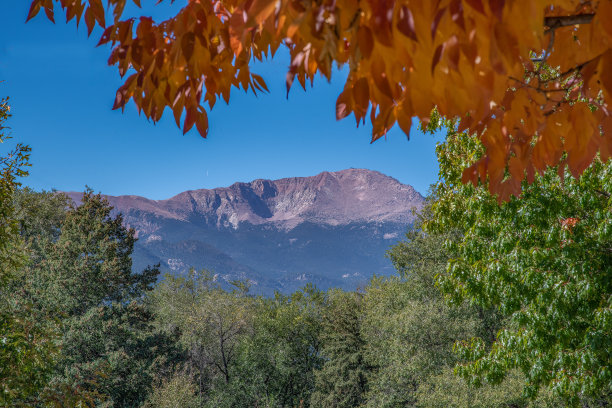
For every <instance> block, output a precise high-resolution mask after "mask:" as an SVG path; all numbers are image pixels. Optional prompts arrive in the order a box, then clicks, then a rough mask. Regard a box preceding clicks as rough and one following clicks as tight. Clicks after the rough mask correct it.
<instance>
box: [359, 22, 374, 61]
mask: <svg viewBox="0 0 612 408" xmlns="http://www.w3.org/2000/svg"><path fill="white" fill-rule="evenodd" d="M357 39H358V40H359V49H360V50H361V54H362V55H363V56H364V57H365V58H370V55H372V50H373V49H374V37H373V36H372V31H371V30H370V29H369V28H368V27H366V26H360V27H359V31H358V32H357Z"/></svg>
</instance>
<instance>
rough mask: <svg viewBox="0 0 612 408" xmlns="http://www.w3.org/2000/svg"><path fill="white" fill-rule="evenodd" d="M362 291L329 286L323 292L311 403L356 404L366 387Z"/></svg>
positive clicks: (318, 405)
mask: <svg viewBox="0 0 612 408" xmlns="http://www.w3.org/2000/svg"><path fill="white" fill-rule="evenodd" d="M363 306H364V301H363V294H361V293H357V292H343V291H342V290H339V289H332V290H330V291H329V292H328V293H327V299H326V307H325V309H324V312H323V319H322V323H323V329H322V332H321V355H322V357H323V359H324V363H323V366H322V367H321V369H319V370H316V371H315V391H314V393H313V394H312V397H311V401H310V405H311V406H312V407H334V408H341V407H347V408H348V407H358V406H359V405H361V404H362V403H363V402H364V400H365V395H366V392H367V390H368V382H367V378H368V374H369V371H370V367H369V366H368V364H367V362H366V360H365V356H364V354H365V344H366V343H365V339H364V337H363V333H362V327H361V324H362V322H361V321H362V318H363Z"/></svg>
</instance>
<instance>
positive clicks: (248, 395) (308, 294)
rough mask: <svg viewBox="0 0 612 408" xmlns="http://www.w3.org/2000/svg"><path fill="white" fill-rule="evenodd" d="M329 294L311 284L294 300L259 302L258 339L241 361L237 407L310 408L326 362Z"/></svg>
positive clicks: (234, 394)
mask: <svg viewBox="0 0 612 408" xmlns="http://www.w3.org/2000/svg"><path fill="white" fill-rule="evenodd" d="M323 303H324V294H323V293H321V292H320V291H318V290H316V289H315V288H314V286H312V285H308V286H306V287H305V288H303V289H302V290H300V291H297V292H294V293H293V294H291V295H290V296H285V295H281V294H280V293H276V294H275V296H274V298H272V299H266V298H258V300H257V303H256V305H257V307H256V309H255V319H254V322H253V335H252V336H250V337H248V338H246V339H245V341H244V343H243V345H242V347H241V352H240V355H239V356H238V362H237V366H238V376H239V379H238V381H236V382H237V383H239V386H237V387H232V388H230V389H228V392H226V395H227V399H228V400H232V399H233V400H234V401H235V402H234V403H233V404H232V406H236V407H238V406H242V407H245V408H246V407H252V406H266V407H308V406H310V405H309V400H310V395H311V394H312V392H313V390H314V388H315V374H314V373H315V370H317V369H320V368H321V365H322V363H323V359H322V358H321V347H320V336H321V330H322V322H321V314H322V311H323V306H324V305H323Z"/></svg>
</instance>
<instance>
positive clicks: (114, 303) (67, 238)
mask: <svg viewBox="0 0 612 408" xmlns="http://www.w3.org/2000/svg"><path fill="white" fill-rule="evenodd" d="M16 198H17V200H16V201H17V207H18V208H19V209H20V212H19V214H20V215H21V216H22V217H24V218H22V220H21V230H22V234H23V237H24V239H25V240H26V247H27V249H28V253H29V258H30V262H29V264H28V265H27V266H26V267H25V268H23V270H22V272H21V273H20V275H19V279H17V280H16V281H15V284H16V286H15V288H19V290H16V291H14V292H15V294H16V295H15V296H17V297H18V298H21V299H24V300H25V301H27V302H30V303H31V304H32V305H33V306H34V307H35V308H36V309H37V310H39V311H41V312H45V313H48V314H51V313H53V314H55V315H56V316H58V317H59V320H60V325H61V336H60V338H59V340H58V343H59V347H60V348H61V353H60V354H59V355H58V357H57V361H56V364H55V367H54V372H53V376H52V377H51V379H50V380H49V382H48V384H47V386H46V389H45V391H44V392H43V393H42V394H41V395H48V396H49V398H54V399H56V400H57V401H58V402H57V405H58V406H70V405H73V404H78V403H81V404H86V405H93V404H95V405H97V406H116V407H133V406H138V405H139V404H140V403H141V402H143V401H144V400H145V399H146V395H147V392H148V391H149V389H150V386H151V382H152V379H153V376H154V373H155V371H156V370H158V369H161V368H163V366H164V365H166V363H167V360H172V359H173V358H174V357H175V356H176V353H175V351H174V349H173V346H172V339H171V338H170V337H169V336H167V335H166V334H164V333H161V332H158V331H156V330H155V329H154V327H153V324H152V323H153V315H152V314H151V312H150V310H149V309H148V308H147V307H146V305H145V304H144V302H143V300H144V297H145V296H146V294H147V293H148V292H149V291H150V290H152V287H153V283H154V282H155V281H156V278H157V275H158V270H157V269H156V268H148V269H146V270H145V271H143V272H142V273H133V272H132V270H131V268H132V264H131V258H130V256H131V253H132V250H133V244H134V241H135V239H134V232H133V231H132V230H128V229H126V228H125V227H124V226H123V225H122V218H121V216H120V215H118V216H115V217H113V216H112V215H111V211H112V208H111V207H110V206H109V205H108V202H107V201H106V200H105V199H103V198H102V197H101V196H100V195H94V194H92V192H91V191H87V192H85V193H84V195H83V197H82V200H81V203H80V205H78V206H76V205H73V204H70V205H69V206H67V205H66V204H67V199H66V197H65V196H61V195H57V194H55V193H35V192H32V191H29V190H26V191H23V192H22V193H21V194H18V195H17V196H16ZM62 212H63V213H64V214H62ZM37 217H38V218H39V219H36V218H37ZM67 398H68V399H67Z"/></svg>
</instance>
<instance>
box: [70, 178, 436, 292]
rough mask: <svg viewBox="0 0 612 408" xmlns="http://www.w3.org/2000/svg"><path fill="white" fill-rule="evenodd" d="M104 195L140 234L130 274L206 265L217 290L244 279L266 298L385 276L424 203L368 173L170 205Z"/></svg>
mask: <svg viewBox="0 0 612 408" xmlns="http://www.w3.org/2000/svg"><path fill="white" fill-rule="evenodd" d="M67 194H68V195H69V196H70V197H72V198H73V199H74V200H75V201H78V200H79V198H80V196H81V193H67ZM106 198H107V199H108V200H109V202H110V203H111V205H112V206H113V207H115V211H117V212H121V213H123V216H124V222H125V224H126V225H128V226H130V227H132V228H134V229H135V230H136V231H137V234H138V235H137V236H138V241H137V243H136V247H135V251H134V256H133V262H134V268H135V270H141V269H143V268H144V267H145V266H146V265H149V264H157V263H160V265H161V269H162V270H163V271H166V272H171V273H182V272H184V271H187V270H188V269H189V268H191V267H195V268H198V269H199V268H206V269H209V270H211V271H213V272H214V273H215V274H217V276H218V279H219V280H220V281H221V282H222V283H223V282H227V281H230V280H233V279H248V280H250V281H251V283H252V291H253V292H254V293H263V294H270V293H272V292H273V291H274V290H279V291H281V292H291V291H293V290H295V289H297V288H299V287H302V286H304V285H305V284H306V283H308V282H312V283H314V284H316V285H317V286H318V287H320V288H322V289H326V288H328V287H330V286H337V287H342V288H345V289H354V288H356V287H357V286H360V285H364V284H365V283H366V282H367V281H368V280H369V278H370V277H371V276H372V275H373V274H378V275H388V274H390V273H391V272H392V271H393V269H392V266H391V263H390V261H389V260H388V259H386V258H385V257H384V254H385V252H386V250H387V249H389V247H390V246H391V245H392V244H394V243H396V242H397V241H398V240H399V239H401V238H402V237H403V234H404V233H405V232H406V230H407V228H409V227H410V225H411V224H412V222H413V221H414V216H413V214H412V209H413V208H414V209H417V210H419V209H420V208H421V207H422V206H423V202H424V198H423V196H421V194H419V193H418V192H417V191H415V190H414V188H412V187H411V186H409V185H406V184H402V183H400V182H399V181H397V180H396V179H394V178H392V177H388V176H385V175H384V174H381V173H379V172H376V171H371V170H364V169H348V170H342V171H338V172H323V173H321V174H318V175H316V176H313V177H294V178H284V179H280V180H262V179H258V180H254V181H252V182H250V183H235V184H233V185H231V186H230V187H224V188H214V189H210V190H205V189H202V190H192V191H185V192H183V193H180V194H178V195H176V196H174V197H172V198H170V199H167V200H149V199H147V198H144V197H139V196H117V197H114V196H106Z"/></svg>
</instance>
